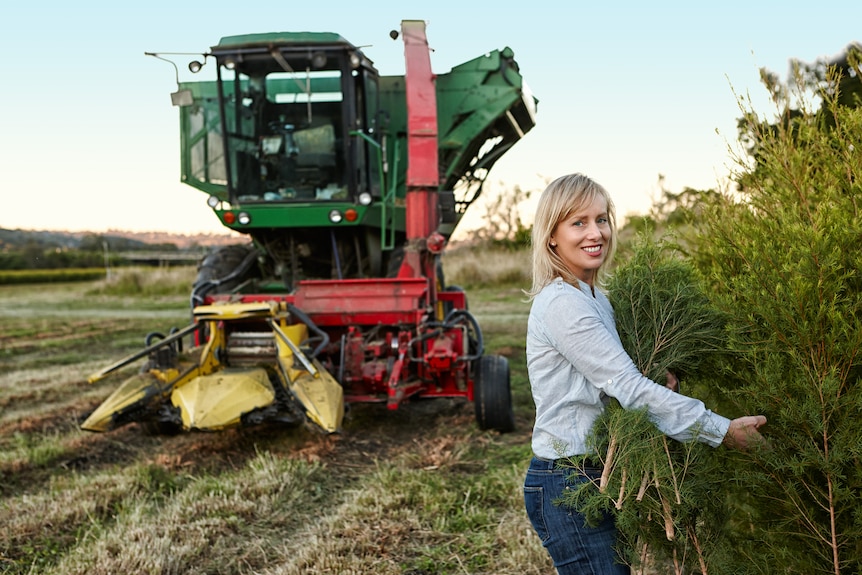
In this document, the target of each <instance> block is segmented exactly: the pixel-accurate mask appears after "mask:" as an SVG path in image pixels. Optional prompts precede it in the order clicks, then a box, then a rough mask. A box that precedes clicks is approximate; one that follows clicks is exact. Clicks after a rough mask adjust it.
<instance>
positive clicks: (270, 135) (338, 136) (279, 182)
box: [224, 62, 348, 203]
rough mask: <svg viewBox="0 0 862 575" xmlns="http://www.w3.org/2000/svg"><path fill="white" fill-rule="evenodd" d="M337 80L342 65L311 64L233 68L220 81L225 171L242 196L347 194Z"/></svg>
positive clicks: (242, 199) (277, 198)
mask: <svg viewBox="0 0 862 575" xmlns="http://www.w3.org/2000/svg"><path fill="white" fill-rule="evenodd" d="M286 64H287V63H286V62H285V65H286ZM341 86H342V83H341V71H339V70H320V71H314V70H311V69H310V66H309V67H307V68H306V69H304V70H301V71H275V72H270V73H268V74H266V73H260V74H258V75H254V76H249V75H246V74H244V73H242V72H235V73H234V74H233V78H232V79H227V80H226V81H225V83H224V89H225V101H226V104H227V106H226V112H227V114H226V115H227V117H228V121H227V125H228V126H229V129H228V130H227V137H228V153H229V158H230V163H231V168H230V176H231V184H232V188H233V190H234V193H235V194H236V198H237V199H238V200H239V201H240V202H243V203H247V202H257V201H260V202H279V201H310V200H311V201H314V200H343V199H346V198H347V195H348V183H347V181H346V174H345V169H344V148H343V147H344V135H343V133H342V132H343V120H342V99H343V98H342V92H341Z"/></svg>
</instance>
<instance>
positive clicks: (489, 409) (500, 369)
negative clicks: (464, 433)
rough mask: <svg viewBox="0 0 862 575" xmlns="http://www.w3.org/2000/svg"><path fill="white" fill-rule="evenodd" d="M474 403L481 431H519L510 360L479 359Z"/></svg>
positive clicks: (492, 357) (496, 356) (490, 356)
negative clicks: (514, 404)
mask: <svg viewBox="0 0 862 575" xmlns="http://www.w3.org/2000/svg"><path fill="white" fill-rule="evenodd" d="M473 404H474V406H475V408H476V423H478V424H479V429H483V430H485V429H493V430H495V431H499V432H500V433H507V432H509V431H513V430H514V429H515V412H514V410H513V409H512V390H511V387H510V384H509V361H508V360H507V359H506V358H505V357H503V356H501V355H483V356H482V357H481V358H479V364H478V366H477V372H476V378H475V382H474V387H473Z"/></svg>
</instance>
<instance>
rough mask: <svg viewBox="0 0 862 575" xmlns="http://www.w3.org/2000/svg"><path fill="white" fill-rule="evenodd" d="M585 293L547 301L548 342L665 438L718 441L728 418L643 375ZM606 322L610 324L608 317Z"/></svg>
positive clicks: (570, 292) (565, 294)
mask: <svg viewBox="0 0 862 575" xmlns="http://www.w3.org/2000/svg"><path fill="white" fill-rule="evenodd" d="M588 298H589V296H588V295H587V294H585V293H583V292H582V291H580V290H567V291H565V292H562V293H558V294H557V295H556V296H555V297H554V298H553V299H552V301H550V302H549V305H548V306H547V308H546V310H545V313H546V314H547V315H546V317H544V318H543V321H542V323H543V325H544V327H545V329H546V336H547V337H548V340H549V341H550V343H551V345H553V346H554V347H555V348H556V349H557V350H558V351H559V352H560V354H561V355H562V356H563V357H564V358H565V359H566V360H567V361H569V362H570V363H571V364H572V366H573V367H574V368H575V369H576V370H577V371H578V372H579V373H581V374H582V375H583V376H584V377H585V378H586V380H587V381H588V382H589V383H590V384H591V385H594V386H595V387H597V388H598V389H600V390H601V391H603V392H604V393H606V394H607V395H609V396H610V397H613V398H615V399H617V400H618V401H619V402H620V405H622V406H623V407H624V408H625V409H637V408H642V407H645V408H647V411H648V413H649V415H650V418H651V419H652V421H653V422H654V423H655V424H656V426H657V427H658V428H659V429H660V430H661V431H662V432H663V433H665V434H666V435H668V436H669V437H671V438H673V439H676V440H678V441H687V440H690V439H698V440H699V441H703V442H705V443H707V444H709V445H712V446H713V447H716V446H718V445H720V444H721V442H722V440H723V438H724V436H725V434H726V433H727V429H728V427H729V426H730V420H729V419H727V418H726V417H722V416H720V415H718V414H716V413H713V412H712V411H710V410H709V409H707V408H706V406H705V405H704V404H703V402H701V401H700V400H697V399H694V398H691V397H688V396H685V395H682V394H680V393H677V392H674V391H672V390H670V389H668V388H667V387H665V386H663V385H660V384H658V383H655V382H654V381H652V380H650V379H649V378H647V377H645V376H644V375H643V374H642V373H641V372H640V371H639V370H638V368H637V366H636V365H635V364H634V362H633V361H632V359H631V357H630V356H629V355H628V353H627V352H626V351H625V349H624V348H623V346H622V344H621V343H620V340H619V336H618V335H617V333H616V328H615V327H613V328H610V327H608V325H607V324H606V323H605V322H603V321H602V318H601V317H600V315H599V313H598V311H597V308H596V306H595V305H594V304H593V302H590V301H589V299H588ZM608 322H609V323H611V325H613V318H612V317H609V318H608ZM611 329H613V331H611Z"/></svg>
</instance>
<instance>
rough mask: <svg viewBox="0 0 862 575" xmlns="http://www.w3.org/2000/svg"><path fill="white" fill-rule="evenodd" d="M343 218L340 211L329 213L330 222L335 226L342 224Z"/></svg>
mask: <svg viewBox="0 0 862 575" xmlns="http://www.w3.org/2000/svg"><path fill="white" fill-rule="evenodd" d="M343 218H344V216H343V215H341V212H339V211H338V210H332V211H330V212H329V221H330V222H332V223H333V224H340V223H341V220H342V219H343Z"/></svg>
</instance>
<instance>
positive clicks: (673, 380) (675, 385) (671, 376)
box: [664, 370, 679, 391]
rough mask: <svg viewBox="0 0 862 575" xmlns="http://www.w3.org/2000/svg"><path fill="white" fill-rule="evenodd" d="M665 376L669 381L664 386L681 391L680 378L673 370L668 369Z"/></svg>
mask: <svg viewBox="0 0 862 575" xmlns="http://www.w3.org/2000/svg"><path fill="white" fill-rule="evenodd" d="M664 376H665V379H666V380H667V383H665V384H664V386H665V387H666V388H668V389H669V390H671V391H679V378H678V377H677V376H676V374H675V373H674V372H672V371H671V370H667V371H666V372H665V374H664Z"/></svg>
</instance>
